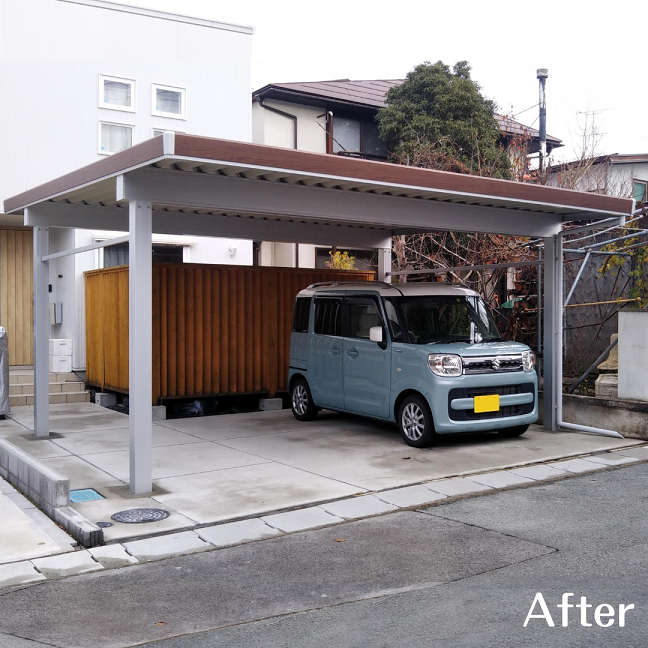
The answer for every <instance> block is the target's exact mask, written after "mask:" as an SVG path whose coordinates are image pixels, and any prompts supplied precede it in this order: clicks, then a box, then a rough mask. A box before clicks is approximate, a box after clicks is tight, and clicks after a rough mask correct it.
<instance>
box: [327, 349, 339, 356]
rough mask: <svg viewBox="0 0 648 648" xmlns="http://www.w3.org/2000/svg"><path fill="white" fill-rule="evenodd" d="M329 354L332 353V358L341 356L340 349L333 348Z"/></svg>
mask: <svg viewBox="0 0 648 648" xmlns="http://www.w3.org/2000/svg"><path fill="white" fill-rule="evenodd" d="M329 353H330V354H331V355H332V356H334V355H339V353H340V349H338V348H337V347H331V348H330V349H329Z"/></svg>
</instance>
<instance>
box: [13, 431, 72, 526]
mask: <svg viewBox="0 0 648 648" xmlns="http://www.w3.org/2000/svg"><path fill="white" fill-rule="evenodd" d="M0 475H1V476H2V477H4V478H5V479H6V480H7V481H8V482H9V483H10V484H11V485H12V486H14V487H15V488H16V489H18V490H19V491H20V492H21V493H22V494H23V495H25V496H26V497H28V498H29V499H30V500H31V501H32V502H34V504H36V506H38V508H40V509H41V510H42V511H44V512H45V513H47V515H49V516H50V517H53V516H54V509H56V508H58V507H59V506H69V504H70V480H69V479H68V478H67V477H63V475H61V474H59V473H57V472H56V471H55V470H52V469H51V468H48V467H47V466H44V465H43V464H42V463H40V462H39V461H38V460H37V459H34V458H33V457H32V456H31V455H28V454H27V453H26V452H23V451H22V450H21V449H20V448H17V447H16V446H15V445H13V444H12V443H9V442H8V441H6V440H5V439H0Z"/></svg>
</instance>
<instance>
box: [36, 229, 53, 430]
mask: <svg viewBox="0 0 648 648" xmlns="http://www.w3.org/2000/svg"><path fill="white" fill-rule="evenodd" d="M48 253H49V227H43V226H39V227H34V261H33V263H34V435H35V436H36V437H48V436H49V433H50V430H49V337H50V313H49V263H48V262H47V261H43V260H42V259H43V257H44V256H46V255H47V254H48Z"/></svg>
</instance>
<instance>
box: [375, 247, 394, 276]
mask: <svg viewBox="0 0 648 648" xmlns="http://www.w3.org/2000/svg"><path fill="white" fill-rule="evenodd" d="M391 268H392V251H391V248H390V247H388V248H378V277H377V280H378V281H389V283H391V277H390V278H389V279H387V276H388V274H389V273H391Z"/></svg>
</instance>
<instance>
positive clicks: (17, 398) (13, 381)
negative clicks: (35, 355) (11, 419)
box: [9, 370, 90, 407]
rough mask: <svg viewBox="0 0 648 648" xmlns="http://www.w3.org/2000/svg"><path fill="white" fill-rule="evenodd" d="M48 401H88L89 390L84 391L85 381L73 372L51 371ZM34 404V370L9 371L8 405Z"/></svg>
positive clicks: (52, 402)
mask: <svg viewBox="0 0 648 648" xmlns="http://www.w3.org/2000/svg"><path fill="white" fill-rule="evenodd" d="M49 382H50V385H49V392H50V397H49V402H50V403H51V404H54V403H87V402H89V401H90V394H89V392H87V391H85V383H83V382H81V381H80V380H79V379H78V378H77V377H76V375H75V374H74V373H72V372H70V373H51V374H50V377H49ZM33 404H34V372H33V371H28V370H20V371H10V373H9V405H10V406H11V407H20V406H21V405H33Z"/></svg>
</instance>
